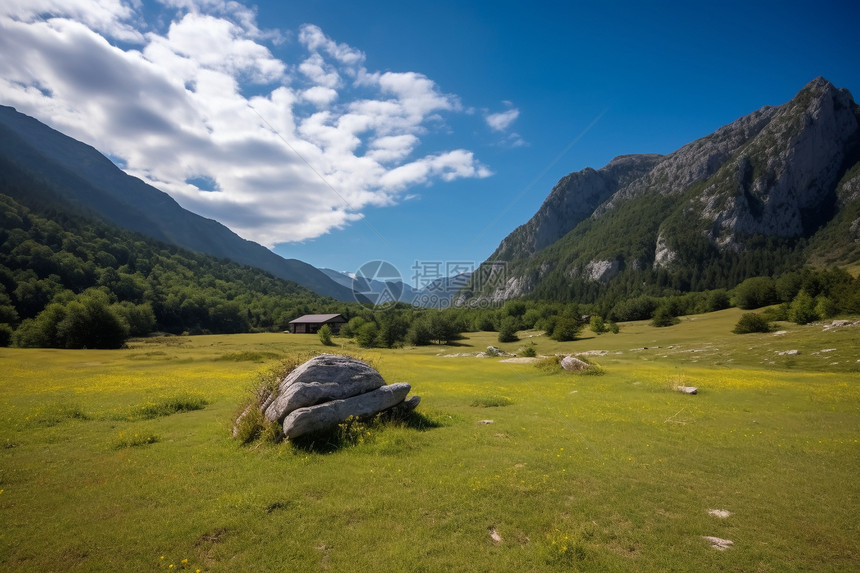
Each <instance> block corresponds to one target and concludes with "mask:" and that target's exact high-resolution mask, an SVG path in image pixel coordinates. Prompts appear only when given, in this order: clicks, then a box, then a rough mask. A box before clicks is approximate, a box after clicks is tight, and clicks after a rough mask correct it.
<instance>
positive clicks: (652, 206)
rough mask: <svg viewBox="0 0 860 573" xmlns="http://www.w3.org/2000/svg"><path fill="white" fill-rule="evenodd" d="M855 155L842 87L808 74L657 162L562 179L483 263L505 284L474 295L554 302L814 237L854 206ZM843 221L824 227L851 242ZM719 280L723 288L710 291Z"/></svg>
mask: <svg viewBox="0 0 860 573" xmlns="http://www.w3.org/2000/svg"><path fill="white" fill-rule="evenodd" d="M858 156H860V108H858V106H857V104H856V103H855V102H854V99H853V98H852V96H851V93H850V92H849V91H848V90H846V89H839V88H836V87H835V86H834V85H833V84H831V83H830V82H829V81H827V80H826V79H825V78H823V77H817V78H815V79H814V80H812V81H811V82H809V83H808V84H807V85H806V86H804V87H803V88H802V89H801V90H800V91H799V92H798V93H797V94H796V95H795V97H794V98H792V99H791V100H790V101H788V102H786V103H785V104H782V105H779V106H765V107H762V108H760V109H758V110H756V111H754V112H752V113H750V114H748V115H745V116H743V117H741V118H738V119H737V120H735V121H733V122H731V123H729V124H727V125H725V126H723V127H721V128H719V129H717V130H716V131H715V132H714V133H712V134H710V135H707V136H705V137H702V138H700V139H697V140H695V141H693V142H691V143H688V144H687V145H684V146H682V147H681V148H679V149H678V150H676V151H674V152H672V153H669V154H667V155H656V154H651V155H621V156H618V157H616V158H615V159H613V160H612V161H610V162H609V163H608V164H606V165H605V166H604V167H602V168H601V169H597V170H595V169H592V168H587V169H583V170H582V171H578V172H575V173H570V174H568V175H566V176H564V177H563V178H562V179H561V180H559V182H558V183H557V184H556V185H555V187H553V189H552V191H551V192H550V194H549V196H548V197H547V199H546V200H545V201H544V203H543V205H542V206H541V207H540V209H539V210H538V212H537V213H535V215H534V216H533V217H532V218H531V219H530V220H529V221H528V222H527V223H525V224H524V225H522V226H520V227H519V228H517V229H516V230H515V231H514V232H512V233H511V234H510V235H508V236H507V237H505V239H503V240H502V242H501V244H500V245H499V247H498V249H496V251H495V253H493V255H492V256H491V257H490V260H495V261H507V262H508V269H509V271H508V272H509V276H508V280H507V284H506V285H504V286H502V287H500V288H498V289H497V291H496V292H494V293H489V292H485V293H482V296H490V297H492V298H495V299H506V298H512V297H518V296H523V295H525V294H529V293H531V292H537V293H540V294H541V295H543V296H549V297H550V298H552V296H554V295H553V292H554V291H558V290H559V289H563V288H566V287H565V285H570V288H571V289H574V290H575V289H577V288H579V287H576V286H575V285H576V284H580V283H582V282H583V281H584V282H589V281H597V282H603V283H607V282H611V281H612V280H613V278H614V277H616V276H618V275H619V274H621V273H624V272H627V273H628V274H630V273H636V272H640V273H644V272H647V270H648V269H675V270H676V271H677V272H680V273H682V274H683V273H684V272H685V271H684V269H683V268H682V267H684V265H687V266H690V265H693V266H696V267H697V268H700V269H701V268H704V265H706V264H708V263H707V261H704V259H708V260H718V259H719V258H720V257H724V256H726V255H725V254H726V253H736V254H737V253H743V252H745V251H746V250H747V249H748V248H751V247H750V245H754V244H759V243H761V241H762V240H764V238H767V237H772V238H775V239H777V240H790V239H793V238H799V237H807V238H808V237H812V236H813V235H814V234H815V233H816V231H817V230H818V229H819V228H820V227H821V226H822V225H827V224H830V222H831V221H836V215H837V214H838V213H839V212H840V210H844V208H845V207H846V204H847V203H850V202H851V201H854V202H855V203H856V201H857V198H858V195H860V193H858V191H857V189H858V188H860V167H856V166H857V165H858ZM857 211H858V213H857V215H860V208H858V209H857ZM852 213H853V211H852ZM850 217H855V218H856V216H855V215H846V216H845V217H843V218H842V219H846V218H847V219H846V220H845V221H842V219H839V221H838V222H834V223H833V224H838V225H842V227H844V229H843V230H842V231H841V232H843V233H844V234H845V235H846V240H847V241H849V242H850V238H848V237H850V236H851V232H853V231H851V229H855V228H857V229H860V219H857V220H854V219H851V218H850ZM852 224H853V226H851V225H852ZM842 227H840V229H842ZM693 245H695V248H694V249H693ZM691 249H693V250H691ZM697 259H702V260H697ZM598 271H599V272H598ZM739 272H740V271H739ZM719 274H720V271H719V270H717V271H715V276H716V275H719ZM685 276H686V275H685ZM685 280H688V279H685ZM719 280H723V281H724V282H725V281H728V280H729V279H728V278H725V277H723V278H719V277H717V278H714V280H713V281H712V282H714V283H715V284H716V282H719ZM547 281H550V282H551V283H552V284H553V288H552V289H549V288H548V287H543V286H542V285H545V284H549V283H547ZM640 282H641V280H640ZM682 282H683V281H682ZM688 282H689V280H688ZM553 289H554V290H553ZM580 290H581V289H580ZM586 290H587V289H586Z"/></svg>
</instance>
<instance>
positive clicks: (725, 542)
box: [702, 535, 734, 551]
mask: <svg viewBox="0 0 860 573" xmlns="http://www.w3.org/2000/svg"><path fill="white" fill-rule="evenodd" d="M702 539H705V540H707V541H710V543H711V547H713V548H714V549H719V550H720V551H725V550H726V549H728V548H729V547H732V546H733V545H734V542H733V541H731V540H729V539H720V538H719V537H711V536H710V535H703V536H702Z"/></svg>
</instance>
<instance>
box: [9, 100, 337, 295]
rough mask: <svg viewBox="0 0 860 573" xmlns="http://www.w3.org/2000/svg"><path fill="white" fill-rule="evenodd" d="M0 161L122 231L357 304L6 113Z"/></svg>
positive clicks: (320, 279) (93, 154)
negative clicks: (222, 260)
mask: <svg viewBox="0 0 860 573" xmlns="http://www.w3.org/2000/svg"><path fill="white" fill-rule="evenodd" d="M0 157H3V158H5V159H7V160H8V161H9V162H11V163H12V164H14V165H16V166H17V167H18V169H20V170H23V171H25V172H27V173H29V174H30V175H32V176H37V177H39V178H40V179H42V181H43V184H44V185H43V187H44V189H43V192H46V193H51V194H54V195H56V196H57V197H61V198H63V199H65V200H66V201H69V202H71V203H74V204H78V205H80V206H84V207H86V208H88V209H90V210H92V211H95V212H97V213H99V214H101V215H102V216H103V217H105V218H106V219H107V220H109V221H111V222H113V223H115V224H116V225H118V226H120V227H122V228H124V229H128V230H131V231H135V232H138V233H142V234H144V235H147V236H149V237H152V238H154V239H156V240H158V241H162V242H165V243H170V244H174V245H177V246H179V247H183V248H185V249H190V250H192V251H197V252H200V253H204V254H208V255H212V256H215V257H222V258H227V259H230V260H232V261H235V262H237V263H240V264H243V265H250V266H254V267H257V268H260V269H263V270H265V271H267V272H269V273H271V274H273V275H275V276H277V277H280V278H283V279H286V280H291V281H294V282H297V283H299V284H301V285H303V286H305V287H307V288H309V289H311V290H313V291H314V292H316V293H318V294H321V295H324V296H331V297H334V298H337V299H338V300H344V301H351V300H353V298H352V292H351V291H350V290H349V289H347V288H344V287H343V286H341V285H339V284H337V283H335V282H334V281H332V280H331V279H330V278H329V277H327V276H326V275H325V274H324V273H322V272H321V271H319V270H317V269H316V268H314V267H313V266H311V265H309V264H307V263H304V262H302V261H299V260H296V259H284V258H282V257H280V256H278V255H276V254H275V253H273V252H272V251H270V250H269V249H267V248H265V247H263V246H262V245H259V244H257V243H254V242H252V241H248V240H245V239H243V238H241V237H239V236H238V235H236V234H235V233H233V231H231V230H230V229H228V228H227V227H225V226H224V225H222V224H221V223H219V222H217V221H214V220H212V219H206V218H204V217H201V216H199V215H196V214H194V213H191V212H190V211H186V210H185V209H183V208H182V207H180V206H179V204H178V203H177V202H176V201H174V200H173V199H172V198H171V197H170V196H169V195H167V194H166V193H164V192H162V191H159V190H158V189H156V188H154V187H152V186H150V185H147V184H146V183H144V182H143V181H141V180H140V179H137V178H136V177H132V176H130V175H128V174H126V173H124V172H123V171H122V170H120V169H119V168H117V167H116V166H115V165H114V164H113V163H112V162H111V161H110V160H109V159H108V158H106V157H105V156H104V155H102V154H101V153H99V152H98V151H97V150H95V149H93V148H92V147H90V146H89V145H86V144H84V143H81V142H79V141H77V140H75V139H72V138H70V137H67V136H66V135H63V134H62V133H60V132H58V131H56V130H53V129H51V128H49V127H48V126H46V125H44V124H42V123H40V122H39V121H37V120H35V119H33V118H31V117H28V116H26V115H24V114H21V113H18V112H17V111H15V109H14V108H11V107H7V106H0Z"/></svg>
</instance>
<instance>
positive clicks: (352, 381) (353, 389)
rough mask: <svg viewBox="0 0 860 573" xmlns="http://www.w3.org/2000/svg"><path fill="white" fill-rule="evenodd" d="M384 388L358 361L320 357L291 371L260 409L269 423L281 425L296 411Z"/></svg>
mask: <svg viewBox="0 0 860 573" xmlns="http://www.w3.org/2000/svg"><path fill="white" fill-rule="evenodd" d="M384 385H385V380H383V379H382V376H381V375H380V374H379V372H377V371H376V370H374V369H373V368H371V367H370V365H368V364H367V363H365V362H362V361H361V360H358V359H356V358H352V357H351V356H342V355H337V354H321V355H319V356H317V357H315V358H312V359H310V360H308V361H307V362H305V363H304V364H302V365H301V366H299V367H298V368H296V369H295V370H293V371H292V372H290V373H289V374H288V375H287V376H286V377H285V378H284V379H283V380H282V381H281V383H280V384H278V390H277V393H275V394H274V395H273V396H272V397H271V398H270V399H269V400H266V401H264V402H263V404H262V408H261V409H262V410H263V415H264V416H265V417H266V419H267V420H269V421H270V422H282V421H283V420H284V418H285V417H286V416H287V415H289V414H290V413H291V412H293V411H295V410H298V409H299V408H306V407H308V406H315V405H317V404H322V403H325V402H330V401H332V400H341V399H344V398H350V397H352V396H356V395H358V394H364V393H365V392H370V391H371V390H376V389H377V388H380V387H382V386H384Z"/></svg>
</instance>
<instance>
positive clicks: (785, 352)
mask: <svg viewBox="0 0 860 573" xmlns="http://www.w3.org/2000/svg"><path fill="white" fill-rule="evenodd" d="M777 354H778V355H780V356H797V355H798V354H800V352H799V351H797V350H783V351H782V352H777Z"/></svg>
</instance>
